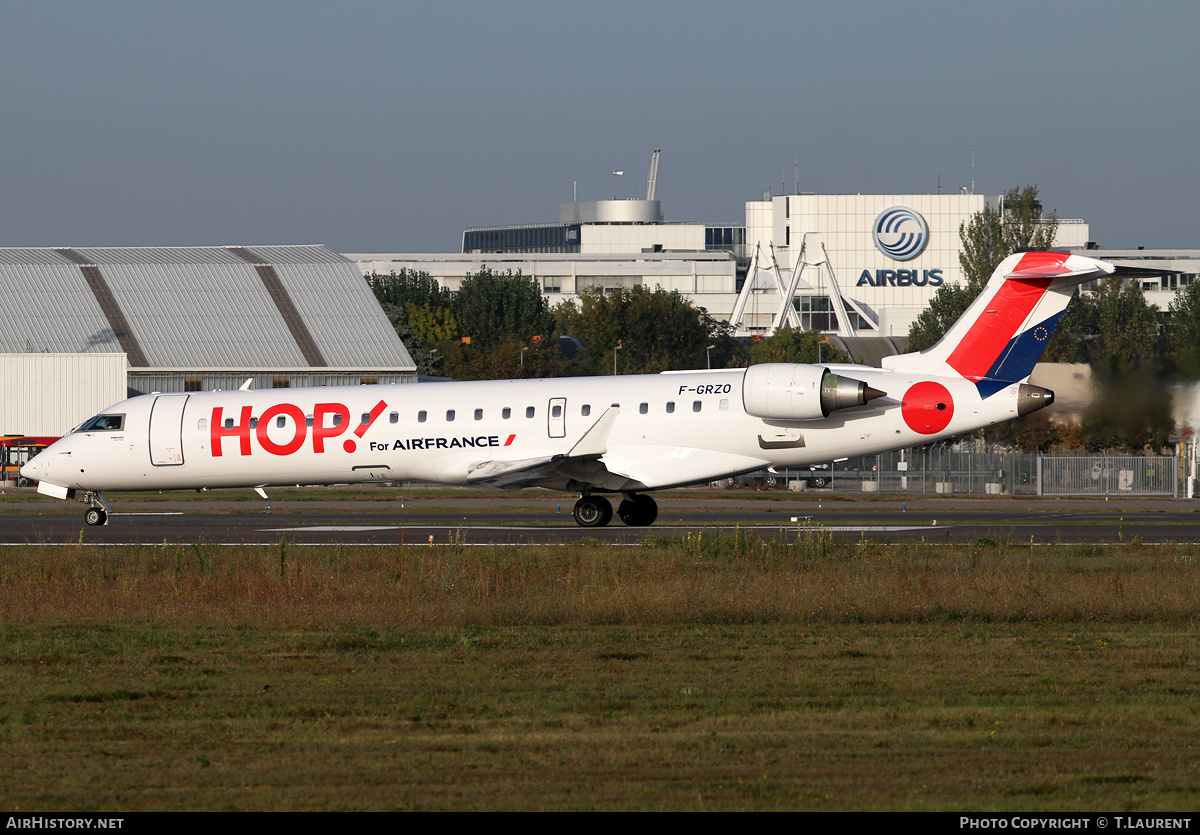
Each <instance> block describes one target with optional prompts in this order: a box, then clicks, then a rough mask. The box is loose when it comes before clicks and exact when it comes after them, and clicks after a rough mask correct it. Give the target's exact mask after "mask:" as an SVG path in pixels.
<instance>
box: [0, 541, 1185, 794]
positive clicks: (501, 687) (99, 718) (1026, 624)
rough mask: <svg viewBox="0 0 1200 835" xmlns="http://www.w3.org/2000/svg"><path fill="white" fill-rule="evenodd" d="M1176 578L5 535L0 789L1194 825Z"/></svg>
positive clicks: (1162, 565)
mask: <svg viewBox="0 0 1200 835" xmlns="http://www.w3.org/2000/svg"><path fill="white" fill-rule="evenodd" d="M1198 591H1200V563H1198V562H1197V559H1196V556H1195V554H1194V551H1193V549H1192V548H1190V547H1188V546H1170V545H1168V546H1144V547H1136V546H1126V547H1123V548H1119V549H1118V548H1110V547H1103V546H1094V545H1085V546H1054V547H1049V548H1032V549H1031V548H1029V547H1024V548H1022V547H1018V546H1013V545H1007V544H1003V543H1000V544H997V543H992V542H987V541H981V542H980V543H977V544H976V545H974V546H969V547H958V546H949V545H915V544H908V545H894V546H886V545H880V544H877V543H834V542H832V541H830V540H828V539H824V538H821V537H810V538H807V539H805V540H803V541H802V542H801V543H799V544H798V545H795V546H787V545H784V544H782V543H776V542H769V541H768V542H763V541H760V540H758V539H757V538H756V537H752V536H726V537H715V536H714V537H708V536H706V537H701V538H690V539H689V538H680V539H671V538H664V537H661V536H652V537H650V539H649V540H648V542H647V544H646V545H645V546H644V547H642V548H612V547H606V546H602V545H585V546H578V547H526V548H518V547H482V548H476V547H455V546H450V547H434V548H429V547H408V548H392V549H383V548H336V547H334V548H300V547H297V546H294V545H289V544H287V543H283V542H281V543H280V544H279V545H277V546H275V547H272V548H253V547H236V548H235V547H215V546H209V545H205V544H203V543H197V544H195V545H189V546H180V547H177V546H163V547H152V546H143V547H129V548H95V547H92V546H89V545H78V546H66V547H39V548H9V549H5V550H3V551H0V805H3V806H4V807H5V808H8V809H10V810H13V809H20V810H24V811H29V810H59V811H66V810H73V809H74V810H82V809H94V810H136V809H464V808H474V809H593V808H599V809H714V808H716V809H856V808H876V809H884V808H886V809H959V810H963V809H976V810H995V809H1003V810H1012V811H1018V810H1058V811H1065V810H1071V809H1081V810H1105V811H1115V810H1140V811H1154V810H1188V809H1194V808H1195V807H1196V805H1197V802H1198V801H1200V787H1197V785H1196V781H1195V777H1194V775H1195V762H1196V752H1197V751H1200V701H1198V700H1197V698H1196V697H1197V695H1198V682H1197V679H1196V677H1195V675H1194V668H1195V663H1196V660H1197V651H1196V649H1195V627H1196V622H1197V617H1198V615H1200V605H1198V603H1197V601H1198V600H1200V597H1198V595H1197V592H1198ZM264 686H266V689H264Z"/></svg>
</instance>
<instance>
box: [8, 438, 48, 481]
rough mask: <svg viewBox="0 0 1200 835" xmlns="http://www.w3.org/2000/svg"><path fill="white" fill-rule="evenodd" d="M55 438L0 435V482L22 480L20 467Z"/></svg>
mask: <svg viewBox="0 0 1200 835" xmlns="http://www.w3.org/2000/svg"><path fill="white" fill-rule="evenodd" d="M57 440H58V438H35V437H30V436H29V435H0V484H4V483H6V482H9V481H16V482H18V483H20V482H23V481H24V480H23V479H22V478H21V467H22V466H23V465H24V464H25V462H26V461H28V460H29V459H30V458H32V457H33V456H35V455H37V454H38V453H39V452H41V451H42V450H43V449H45V448H46V447H48V446H50V444H52V443H54V442H55V441H57ZM24 483H25V484H28V482H24Z"/></svg>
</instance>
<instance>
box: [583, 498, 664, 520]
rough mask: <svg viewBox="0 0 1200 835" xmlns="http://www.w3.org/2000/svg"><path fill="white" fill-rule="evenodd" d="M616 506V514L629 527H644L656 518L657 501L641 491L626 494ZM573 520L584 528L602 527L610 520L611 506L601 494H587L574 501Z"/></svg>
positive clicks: (611, 514)
mask: <svg viewBox="0 0 1200 835" xmlns="http://www.w3.org/2000/svg"><path fill="white" fill-rule="evenodd" d="M627 495H628V498H626V499H622V501H621V504H620V505H618V506H617V515H618V516H619V517H620V518H621V521H622V522H624V523H625V524H626V525H629V527H631V528H644V527H646V526H647V525H652V524H653V523H654V520H655V519H657V518H658V503H657V502H655V501H654V499H652V498H650V497H649V496H647V495H645V494H643V493H632V494H627ZM572 515H573V516H574V517H575V522H576V523H577V524H579V525H581V526H582V527H585V528H602V527H604V526H605V525H607V524H608V523H609V522H610V521H612V516H613V508H612V504H611V503H610V502H609V501H608V499H606V498H604V497H603V496H596V495H588V496H584V497H583V498H581V499H580V500H579V501H577V502H575V510H574V511H573V512H572Z"/></svg>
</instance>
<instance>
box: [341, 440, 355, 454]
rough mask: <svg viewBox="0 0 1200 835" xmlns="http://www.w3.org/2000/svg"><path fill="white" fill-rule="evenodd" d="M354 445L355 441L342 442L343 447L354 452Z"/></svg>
mask: <svg viewBox="0 0 1200 835" xmlns="http://www.w3.org/2000/svg"><path fill="white" fill-rule="evenodd" d="M354 447H355V444H354V441H350V440H346V441H343V442H342V449H344V450H346V452H354Z"/></svg>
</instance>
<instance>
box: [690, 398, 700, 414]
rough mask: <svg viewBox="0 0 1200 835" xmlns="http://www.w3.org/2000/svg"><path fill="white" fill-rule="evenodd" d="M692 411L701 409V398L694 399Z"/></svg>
mask: <svg viewBox="0 0 1200 835" xmlns="http://www.w3.org/2000/svg"><path fill="white" fill-rule="evenodd" d="M692 411H693V412H698V411H700V401H699V400H693V401H692Z"/></svg>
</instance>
